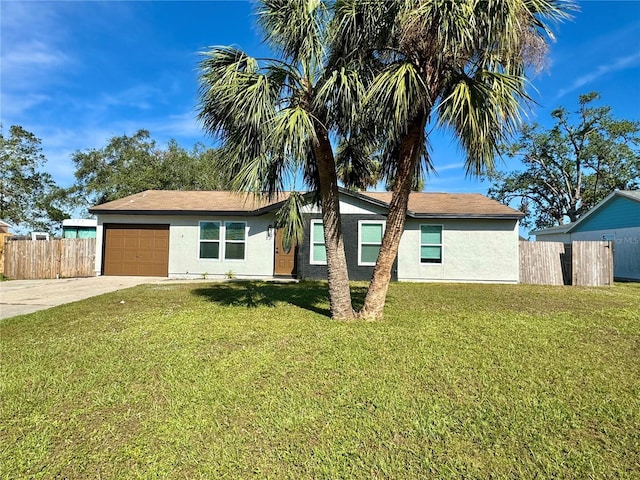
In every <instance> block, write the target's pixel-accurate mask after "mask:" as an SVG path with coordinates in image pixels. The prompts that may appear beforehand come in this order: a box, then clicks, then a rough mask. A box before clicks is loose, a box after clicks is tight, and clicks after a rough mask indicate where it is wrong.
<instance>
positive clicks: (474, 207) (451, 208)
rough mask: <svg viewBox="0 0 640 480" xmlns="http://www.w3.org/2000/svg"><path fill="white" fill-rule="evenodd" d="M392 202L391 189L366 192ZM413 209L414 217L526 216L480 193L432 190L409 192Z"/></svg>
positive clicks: (376, 197) (379, 199) (382, 200)
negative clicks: (389, 190)
mask: <svg viewBox="0 0 640 480" xmlns="http://www.w3.org/2000/svg"><path fill="white" fill-rule="evenodd" d="M361 195H362V196H365V197H370V198H373V199H375V200H377V201H379V202H383V203H384V204H386V205H388V204H389V202H390V201H391V192H362V193H361ZM408 209H409V212H408V215H409V216H412V217H422V218H425V217H431V218H436V217H440V218H443V217H445V218H446V217H467V218H468V217H478V218H490V217H495V218H503V217H504V218H522V217H523V216H524V214H523V213H521V212H519V211H518V210H515V209H513V208H511V207H508V206H506V205H503V204H501V203H499V202H497V201H495V200H492V199H490V198H487V197H485V196H484V195H481V194H479V193H431V192H412V193H411V194H410V195H409V206H408Z"/></svg>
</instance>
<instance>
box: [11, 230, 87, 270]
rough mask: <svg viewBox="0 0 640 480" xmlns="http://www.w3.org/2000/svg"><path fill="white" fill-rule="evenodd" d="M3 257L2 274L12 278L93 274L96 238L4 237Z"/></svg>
mask: <svg viewBox="0 0 640 480" xmlns="http://www.w3.org/2000/svg"><path fill="white" fill-rule="evenodd" d="M4 257H5V258H4V275H5V277H7V278H11V279H13V280H26V279H39V278H64V277H93V276H95V258H96V239H95V238H61V239H54V240H48V241H47V240H10V239H8V240H7V241H6V243H5V245H4Z"/></svg>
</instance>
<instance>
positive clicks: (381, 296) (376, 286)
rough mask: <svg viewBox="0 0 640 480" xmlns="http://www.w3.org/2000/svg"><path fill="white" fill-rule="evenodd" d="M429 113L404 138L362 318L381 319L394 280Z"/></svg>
mask: <svg viewBox="0 0 640 480" xmlns="http://www.w3.org/2000/svg"><path fill="white" fill-rule="evenodd" d="M425 125H426V115H420V116H418V117H417V118H416V119H415V120H414V121H413V123H412V124H411V125H410V126H409V130H408V132H407V135H406V136H405V137H404V138H403V140H402V143H401V145H400V152H399V155H398V169H397V173H396V177H395V182H394V185H393V194H392V196H391V203H390V204H389V214H388V216H387V225H386V229H385V232H384V237H383V239H382V246H381V247H380V253H379V254H378V260H377V262H376V266H375V267H374V269H373V275H372V277H371V283H370V284H369V289H368V290H367V296H366V297H365V299H364V305H363V306H362V310H360V312H359V313H358V317H359V318H364V319H367V320H374V319H381V318H382V317H383V313H384V304H385V301H386V298H387V290H388V289H389V282H390V281H391V269H392V267H393V262H394V260H395V259H396V256H397V255H398V247H399V246H400V238H401V237H402V232H404V221H405V218H406V216H407V206H408V203H409V194H410V193H411V186H412V184H413V176H414V174H415V166H416V162H417V161H418V159H419V158H420V149H421V144H422V141H423V138H424V128H425Z"/></svg>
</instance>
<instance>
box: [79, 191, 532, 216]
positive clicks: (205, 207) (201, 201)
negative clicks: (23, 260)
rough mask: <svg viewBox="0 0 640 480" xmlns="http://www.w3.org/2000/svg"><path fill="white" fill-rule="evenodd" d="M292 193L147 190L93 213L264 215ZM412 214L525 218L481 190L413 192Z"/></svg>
mask: <svg viewBox="0 0 640 480" xmlns="http://www.w3.org/2000/svg"><path fill="white" fill-rule="evenodd" d="M343 194H345V195H351V196H354V197H357V198H360V199H362V200H365V201H373V202H374V203H376V204H378V205H380V206H383V207H386V206H388V204H389V202H390V201H391V192H362V193H352V192H348V191H346V190H343ZM288 196H289V194H288V193H282V194H280V195H278V196H276V197H274V198H271V199H269V198H267V197H266V196H259V195H252V194H246V193H236V192H229V191H174V190H147V191H145V192H140V193H137V194H135V195H130V196H128V197H125V198H121V199H119V200H114V201H112V202H108V203H103V204H102V205H96V206H95V207H92V208H91V209H90V210H89V211H90V212H91V213H121V214H189V213H194V214H201V213H214V212H215V213H227V214H235V215H260V214H262V213H264V212H266V211H269V210H274V209H276V208H277V207H278V206H279V204H280V202H282V201H284V200H285V199H286V198H287V197H288ZM408 215H409V216H411V217H418V218H513V219H516V218H521V217H523V214H522V213H521V212H519V211H517V210H514V209H513V208H510V207H507V206H506V205H502V204H501V203H498V202H496V201H495V200H491V199H489V198H487V197H485V196H484V195H480V194H477V193H429V192H413V193H411V195H410V197H409V212H408Z"/></svg>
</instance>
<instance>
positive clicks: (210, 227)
mask: <svg viewBox="0 0 640 480" xmlns="http://www.w3.org/2000/svg"><path fill="white" fill-rule="evenodd" d="M200 258H210V259H215V260H218V259H219V258H220V222H200Z"/></svg>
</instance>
